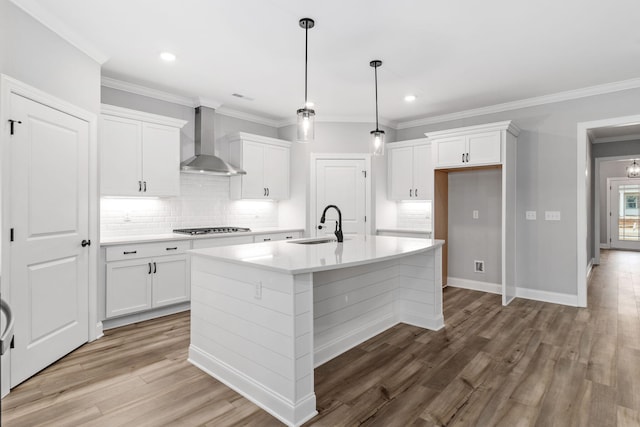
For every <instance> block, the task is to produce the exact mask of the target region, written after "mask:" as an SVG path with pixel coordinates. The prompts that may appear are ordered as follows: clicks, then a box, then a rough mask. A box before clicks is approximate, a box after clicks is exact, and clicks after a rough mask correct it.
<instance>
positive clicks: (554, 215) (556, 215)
mask: <svg viewBox="0 0 640 427" xmlns="http://www.w3.org/2000/svg"><path fill="white" fill-rule="evenodd" d="M544 219H545V221H560V211H544Z"/></svg>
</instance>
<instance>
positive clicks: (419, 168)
mask: <svg viewBox="0 0 640 427" xmlns="http://www.w3.org/2000/svg"><path fill="white" fill-rule="evenodd" d="M413 187H414V192H413V196H414V197H413V198H414V199H416V200H432V199H433V164H432V163H431V147H430V146H429V145H418V146H415V147H413Z"/></svg>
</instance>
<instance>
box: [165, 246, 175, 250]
mask: <svg viewBox="0 0 640 427" xmlns="http://www.w3.org/2000/svg"><path fill="white" fill-rule="evenodd" d="M177 249H178V247H177V246H176V247H175V248H167V250H168V251H175V250H177Z"/></svg>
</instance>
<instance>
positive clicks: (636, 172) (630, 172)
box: [627, 159, 640, 178]
mask: <svg viewBox="0 0 640 427" xmlns="http://www.w3.org/2000/svg"><path fill="white" fill-rule="evenodd" d="M627 178H640V165H639V164H638V163H637V162H636V160H635V159H634V160H633V163H631V165H629V166H627Z"/></svg>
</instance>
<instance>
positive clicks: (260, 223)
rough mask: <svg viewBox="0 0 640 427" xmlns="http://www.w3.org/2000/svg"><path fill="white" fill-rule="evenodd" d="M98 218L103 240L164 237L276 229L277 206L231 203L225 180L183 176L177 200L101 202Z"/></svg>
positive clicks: (226, 180)
mask: <svg viewBox="0 0 640 427" xmlns="http://www.w3.org/2000/svg"><path fill="white" fill-rule="evenodd" d="M100 215H101V218H100V233H101V235H102V236H103V237H118V236H137V235H147V234H164V233H171V232H172V230H173V229H174V228H190V227H208V226H225V225H231V226H238V227H250V228H262V227H277V226H278V203H276V202H272V201H265V200H230V199H229V178H228V177H224V176H212V175H199V174H185V173H183V174H180V196H179V197H172V198H102V199H101V200H100Z"/></svg>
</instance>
